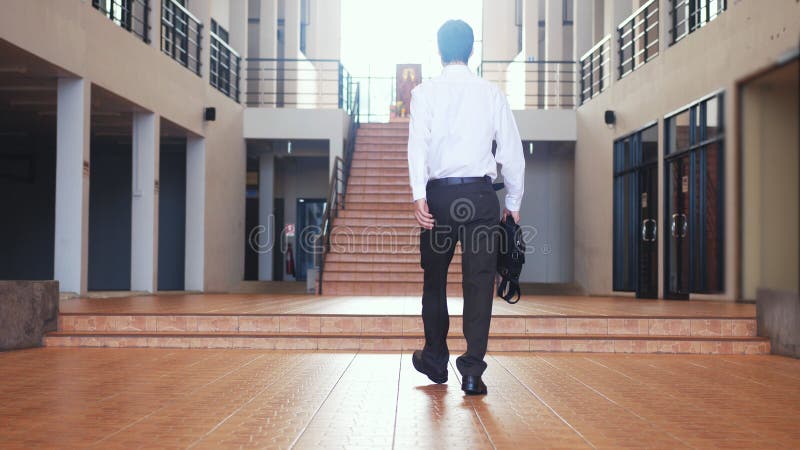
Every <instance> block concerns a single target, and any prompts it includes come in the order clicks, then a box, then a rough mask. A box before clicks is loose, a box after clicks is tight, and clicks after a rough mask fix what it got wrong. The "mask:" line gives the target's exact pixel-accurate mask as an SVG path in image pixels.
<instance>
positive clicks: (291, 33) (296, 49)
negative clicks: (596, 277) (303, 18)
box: [283, 0, 300, 59]
mask: <svg viewBox="0 0 800 450" xmlns="http://www.w3.org/2000/svg"><path fill="white" fill-rule="evenodd" d="M284 2H285V4H284V12H283V14H284V16H283V19H284V28H283V30H284V33H285V37H284V42H285V43H286V49H285V53H284V56H285V57H286V58H289V59H294V58H298V57H300V0H284Z"/></svg>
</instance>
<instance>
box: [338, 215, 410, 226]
mask: <svg viewBox="0 0 800 450" xmlns="http://www.w3.org/2000/svg"><path fill="white" fill-rule="evenodd" d="M376 224H380V225H379V226H383V227H387V228H395V227H397V228H415V227H419V225H418V224H417V220H416V219H414V218H408V216H407V217H406V218H393V219H376V218H375V217H365V218H359V217H342V216H339V217H337V218H336V219H334V221H333V226H334V228H335V227H340V226H341V227H375V226H376Z"/></svg>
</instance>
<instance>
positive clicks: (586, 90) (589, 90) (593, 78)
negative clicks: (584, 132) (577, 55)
mask: <svg viewBox="0 0 800 450" xmlns="http://www.w3.org/2000/svg"><path fill="white" fill-rule="evenodd" d="M610 43H611V35H610V34H609V35H606V36H605V37H604V38H603V39H601V40H600V41H599V42H598V43H596V44H595V45H594V46H592V48H590V49H589V51H587V52H586V53H584V54H583V56H581V59H580V61H579V63H578V65H579V67H580V91H579V98H580V104H581V105H582V104H584V103H586V102H587V101H588V100H589V99H591V98H593V97H595V96H596V95H598V94H600V93H601V92H603V91H605V90H606V89H607V88H608V79H609V69H608V68H609V66H610V65H611V58H610V53H611V49H610V47H611V45H610ZM595 86H596V87H595Z"/></svg>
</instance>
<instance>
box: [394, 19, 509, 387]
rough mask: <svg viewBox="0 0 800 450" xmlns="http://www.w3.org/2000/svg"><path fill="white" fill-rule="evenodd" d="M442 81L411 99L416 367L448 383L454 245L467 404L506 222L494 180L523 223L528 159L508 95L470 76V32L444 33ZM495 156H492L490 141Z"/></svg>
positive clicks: (453, 25)
mask: <svg viewBox="0 0 800 450" xmlns="http://www.w3.org/2000/svg"><path fill="white" fill-rule="evenodd" d="M437 38H438V43H439V53H440V55H441V57H442V65H443V66H444V69H443V70H442V74H441V75H440V76H438V77H436V78H434V79H432V80H430V81H426V82H424V83H422V84H421V85H419V86H417V87H416V88H415V89H414V90H413V91H412V98H411V122H410V124H409V138H408V165H409V178H410V181H411V189H412V191H413V196H414V204H415V212H414V215H415V217H416V219H417V222H419V225H420V226H421V227H422V233H421V235H420V254H421V263H422V268H423V270H424V272H425V278H424V286H423V294H422V320H423V322H424V325H425V347H424V348H423V349H422V350H418V351H415V352H414V355H413V363H414V367H415V368H416V369H417V370H418V371H419V372H422V373H423V374H425V375H427V376H428V378H429V379H430V380H431V381H433V382H435V383H445V382H447V365H448V361H449V358H450V353H449V351H448V349H447V332H448V329H449V326H450V318H449V316H448V312H447V294H446V287H447V269H448V267H449V266H450V261H451V260H452V259H453V253H454V251H455V246H456V241H460V242H461V248H462V252H463V256H462V268H463V274H462V276H463V280H462V287H463V293H464V337H465V338H466V340H467V351H466V353H464V354H463V355H461V356H459V357H458V359H457V360H456V367H457V368H458V371H459V372H461V375H462V377H463V378H462V384H461V389H462V390H464V392H465V393H466V394H467V395H481V394H486V385H485V384H484V383H483V381H482V380H481V375H482V374H483V371H484V370H486V363H485V362H484V361H483V359H484V356H485V355H486V347H487V343H488V340H489V322H490V320H491V315H492V301H493V298H494V292H493V291H494V278H495V272H496V264H497V250H498V249H497V240H496V231H497V222H498V220H499V219H500V218H501V215H500V205H499V202H498V200H497V195H496V194H495V192H494V190H493V189H492V181H493V180H494V179H495V178H496V177H497V164H498V163H499V164H500V165H501V167H502V172H503V177H504V182H505V185H506V192H507V194H506V198H505V209H504V211H503V215H502V218H503V220H505V217H507V216H511V217H513V218H514V221H515V222H517V223H519V209H520V203H521V201H522V192H523V184H524V174H525V157H524V154H523V151H522V142H521V140H520V137H519V131H518V130H517V125H516V123H515V122H514V116H513V115H512V113H511V108H510V107H509V105H508V101H507V100H506V97H505V95H504V94H503V93H502V92H501V91H500V90H499V89H498V88H497V87H496V86H494V85H493V84H491V83H489V82H487V81H486V80H483V79H482V78H479V77H477V76H475V75H474V74H473V73H471V72H470V70H469V68H468V67H467V61H468V60H469V58H470V56H472V45H473V42H474V40H475V38H474V35H473V32H472V28H470V26H469V25H467V24H466V23H465V22H463V21H461V20H450V21H448V22H446V23H445V24H444V25H442V27H441V28H440V29H439V32H438V35H437ZM493 140H494V141H496V142H497V150H496V152H495V154H494V155H492V141H493Z"/></svg>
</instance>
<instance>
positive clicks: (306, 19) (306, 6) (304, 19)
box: [300, 0, 311, 53]
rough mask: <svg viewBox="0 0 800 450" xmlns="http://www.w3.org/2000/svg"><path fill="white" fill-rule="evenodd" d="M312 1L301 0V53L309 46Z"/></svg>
mask: <svg viewBox="0 0 800 450" xmlns="http://www.w3.org/2000/svg"><path fill="white" fill-rule="evenodd" d="M310 3H311V0H300V51H301V52H303V53H305V52H306V48H307V46H308V26H309V25H311V5H310Z"/></svg>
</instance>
